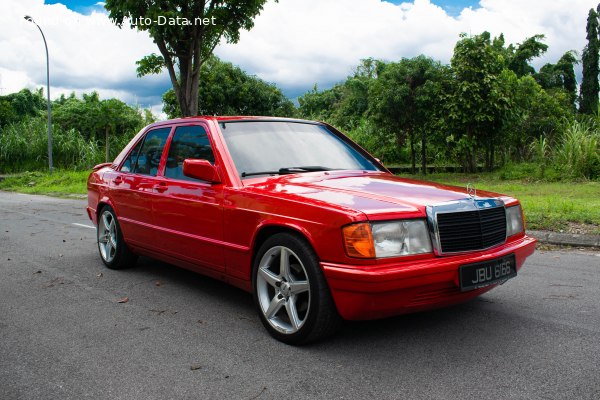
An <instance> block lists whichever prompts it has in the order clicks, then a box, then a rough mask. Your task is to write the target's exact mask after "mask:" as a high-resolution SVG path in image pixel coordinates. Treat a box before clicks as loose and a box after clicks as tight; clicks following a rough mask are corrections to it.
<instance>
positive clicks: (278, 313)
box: [253, 233, 341, 344]
mask: <svg viewBox="0 0 600 400" xmlns="http://www.w3.org/2000/svg"><path fill="white" fill-rule="evenodd" d="M253 288H254V301H255V303H256V307H257V309H258V315H259V317H260V319H261V321H262V323H263V325H264V326H265V328H266V329H267V330H268V331H269V333H270V334H271V335H272V336H273V337H275V338H276V339H278V340H280V341H282V342H285V343H289V344H304V343H308V342H311V341H315V340H319V339H322V338H324V337H326V336H329V335H331V334H333V333H334V332H335V331H336V330H337V328H338V327H339V325H340V323H341V318H340V316H339V315H338V313H337V310H336V308H335V304H334V302H333V299H332V298H331V293H330V291H329V287H328V286H327V282H326V281H325V278H324V276H323V273H322V271H321V268H320V267H319V262H318V259H317V256H316V254H315V252H314V251H313V249H312V248H311V247H310V245H309V244H308V243H307V242H306V241H305V240H304V239H303V238H301V237H299V236H297V235H293V234H290V233H279V234H276V235H274V236H272V237H270V238H269V239H267V240H266V241H265V243H264V244H263V245H262V246H261V248H260V249H259V251H258V253H257V256H256V258H255V261H254V268H253Z"/></svg>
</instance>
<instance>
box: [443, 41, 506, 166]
mask: <svg viewBox="0 0 600 400" xmlns="http://www.w3.org/2000/svg"><path fill="white" fill-rule="evenodd" d="M460 37H461V40H459V41H458V42H457V43H456V46H455V48H454V55H453V56H452V60H451V66H452V70H453V72H454V82H453V83H454V90H453V96H452V98H451V99H450V101H449V102H448V106H449V112H448V119H449V121H451V122H452V125H453V126H454V130H455V132H457V137H456V146H457V151H458V153H459V154H460V157H461V158H462V163H463V167H464V169H465V171H466V172H475V170H476V164H477V155H478V153H479V146H480V145H483V146H484V148H485V154H486V157H485V161H486V167H487V168H488V169H491V168H493V166H494V152H495V144H496V143H497V142H499V138H498V137H497V135H496V134H497V132H499V131H500V128H501V125H502V121H503V116H504V114H505V113H506V111H507V110H508V109H509V108H510V102H511V99H510V94H509V93H508V92H507V90H506V87H507V86H506V85H505V84H504V83H505V82H506V80H507V79H508V77H509V74H507V72H511V73H512V71H509V70H507V68H506V65H505V62H506V60H505V59H504V57H502V55H501V54H499V53H498V47H497V46H495V45H494V44H493V43H492V41H491V38H490V34H489V33H488V32H483V33H482V34H480V35H475V36H468V35H467V34H464V33H463V34H461V36H460ZM513 74H514V73H513Z"/></svg>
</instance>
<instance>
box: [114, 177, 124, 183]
mask: <svg viewBox="0 0 600 400" xmlns="http://www.w3.org/2000/svg"><path fill="white" fill-rule="evenodd" d="M121 182H123V178H121V175H118V176H117V177H116V178H115V180H114V181H113V183H114V184H115V185H118V184H120V183H121Z"/></svg>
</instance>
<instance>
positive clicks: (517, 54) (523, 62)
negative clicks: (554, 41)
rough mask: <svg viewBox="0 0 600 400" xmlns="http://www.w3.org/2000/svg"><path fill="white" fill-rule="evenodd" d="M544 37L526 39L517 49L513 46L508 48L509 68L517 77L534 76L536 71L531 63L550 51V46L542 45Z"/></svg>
mask: <svg viewBox="0 0 600 400" xmlns="http://www.w3.org/2000/svg"><path fill="white" fill-rule="evenodd" d="M542 40H544V35H533V36H532V37H530V38H527V39H525V41H524V42H523V43H519V44H517V47H516V48H515V47H514V46H513V45H512V44H511V45H510V46H508V51H509V53H510V54H509V57H508V68H509V69H510V70H511V71H513V72H514V73H515V74H517V77H519V78H520V77H522V76H525V75H533V74H534V73H535V69H534V68H533V67H532V66H531V65H529V62H530V61H531V60H533V59H534V58H537V57H539V56H541V55H542V54H544V53H545V52H546V50H548V45H547V44H544V43H542Z"/></svg>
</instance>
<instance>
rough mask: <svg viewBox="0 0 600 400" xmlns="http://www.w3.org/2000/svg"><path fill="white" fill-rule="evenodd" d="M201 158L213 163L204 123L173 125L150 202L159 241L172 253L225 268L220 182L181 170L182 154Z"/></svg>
mask: <svg viewBox="0 0 600 400" xmlns="http://www.w3.org/2000/svg"><path fill="white" fill-rule="evenodd" d="M186 158H195V159H205V160H208V161H210V162H211V163H212V164H213V165H214V164H215V156H214V152H213V146H212V144H211V140H210V137H209V135H208V127H207V126H206V125H204V124H200V123H196V124H194V125H183V126H177V127H175V132H174V133H173V137H172V138H171V141H170V145H169V148H168V153H167V158H166V163H165V168H164V172H163V174H162V175H163V176H161V177H159V178H157V179H158V180H159V182H158V185H159V187H160V188H161V190H160V193H157V194H156V196H155V198H154V202H153V214H154V221H155V224H156V225H157V227H158V229H159V231H160V232H159V233H158V234H159V235H160V238H159V240H158V241H157V245H158V246H160V247H161V250H162V252H164V253H167V254H169V255H171V256H173V257H176V258H179V259H182V260H185V261H188V262H191V263H193V264H196V265H201V266H203V267H206V268H210V269H214V270H224V251H223V184H222V183H219V184H211V183H210V182H204V181H200V180H197V179H193V178H188V177H186V176H184V175H183V160H185V159H186Z"/></svg>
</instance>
